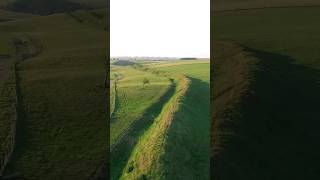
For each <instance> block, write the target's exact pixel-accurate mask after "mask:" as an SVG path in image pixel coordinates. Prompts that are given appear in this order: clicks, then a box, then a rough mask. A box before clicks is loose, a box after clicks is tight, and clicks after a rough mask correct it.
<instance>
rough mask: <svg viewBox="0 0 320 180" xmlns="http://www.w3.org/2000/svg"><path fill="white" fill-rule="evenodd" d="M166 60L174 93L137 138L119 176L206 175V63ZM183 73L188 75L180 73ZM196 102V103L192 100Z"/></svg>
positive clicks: (164, 69)
mask: <svg viewBox="0 0 320 180" xmlns="http://www.w3.org/2000/svg"><path fill="white" fill-rule="evenodd" d="M206 62H207V63H196V62H194V63H191V64H186V63H184V62H181V64H179V63H174V65H173V64H171V63H166V65H167V66H166V65H164V64H161V63H160V64H157V65H154V66H152V65H150V66H149V68H150V69H151V71H152V70H153V71H158V72H161V73H165V74H167V76H169V77H172V78H174V79H175V80H176V81H177V87H176V90H175V94H174V95H173V96H172V97H171V99H170V101H169V102H168V103H167V104H166V105H165V106H163V108H162V111H161V114H160V115H159V116H158V117H157V118H156V120H155V122H154V123H153V124H152V126H151V127H150V128H149V129H148V130H147V131H146V132H145V133H144V135H143V136H142V137H141V138H140V140H139V143H138V144H137V146H136V147H135V148H134V150H133V152H132V154H131V157H130V160H129V161H128V163H127V166H126V168H125V169H124V171H123V175H122V179H209V127H210V126H209V123H210V118H209V117H210V116H209V64H208V61H206ZM183 74H185V75H186V76H188V78H186V77H182V78H181V76H182V75H183ZM195 102H196V103H195Z"/></svg>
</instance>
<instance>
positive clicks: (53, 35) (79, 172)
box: [0, 14, 108, 179]
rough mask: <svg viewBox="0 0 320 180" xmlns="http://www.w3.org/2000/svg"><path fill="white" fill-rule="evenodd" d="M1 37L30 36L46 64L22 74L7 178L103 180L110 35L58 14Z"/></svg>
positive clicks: (27, 66)
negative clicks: (93, 179)
mask: <svg viewBox="0 0 320 180" xmlns="http://www.w3.org/2000/svg"><path fill="white" fill-rule="evenodd" d="M0 34H5V35H6V36H12V37H17V36H20V35H23V34H26V35H28V36H30V37H32V38H33V39H34V40H35V41H36V42H37V43H38V44H40V45H41V47H42V51H41V53H40V54H39V55H38V56H36V57H33V58H29V59H26V60H25V61H23V62H21V63H19V64H18V66H17V70H18V80H19V84H18V88H19V94H18V96H19V97H20V101H19V106H20V107H21V112H19V121H18V126H17V144H16V148H15V151H14V154H13V158H12V159H11V161H10V163H9V166H8V167H7V169H6V174H7V175H10V174H18V175H19V176H21V177H23V178H29V179H30V178H31V179H58V178H60V179H87V178H89V177H92V176H95V175H99V174H98V173H99V171H100V168H102V167H103V166H104V164H106V163H107V162H106V161H107V157H106V156H107V153H106V152H107V150H108V147H107V132H106V129H107V127H108V126H107V120H106V108H107V107H106V104H107V103H106V97H105V96H104V77H105V69H104V61H105V52H107V50H108V48H107V47H106V43H105V41H108V39H107V32H106V31H104V30H103V29H98V28H95V27H92V26H88V25H86V24H82V23H79V22H77V21H76V20H75V19H74V18H72V17H70V16H69V15H65V14H57V15H51V16H43V17H31V18H25V19H21V20H17V21H9V22H4V23H1V24H0ZM102 174H104V173H102Z"/></svg>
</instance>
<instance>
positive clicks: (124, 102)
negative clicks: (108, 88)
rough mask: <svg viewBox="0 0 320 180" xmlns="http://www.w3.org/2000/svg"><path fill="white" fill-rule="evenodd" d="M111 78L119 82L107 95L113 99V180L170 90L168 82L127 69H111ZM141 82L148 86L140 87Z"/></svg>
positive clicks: (116, 67) (162, 78)
mask: <svg viewBox="0 0 320 180" xmlns="http://www.w3.org/2000/svg"><path fill="white" fill-rule="evenodd" d="M114 74H117V75H118V78H119V80H117V81H116V84H117V88H116V95H111V96H116V97H115V98H116V99H115V107H114V108H115V109H114V113H113V115H112V118H111V124H110V145H111V156H112V157H111V158H112V159H111V167H110V171H111V178H112V179H117V178H118V177H119V176H120V175H121V171H122V169H123V168H124V166H125V164H126V162H127V158H128V156H129V155H130V152H131V149H132V147H133V146H134V144H135V141H136V139H137V137H139V136H140V133H141V132H143V131H144V129H145V128H147V127H148V126H149V125H150V123H152V119H153V118H154V116H155V115H157V114H158V111H159V109H160V108H161V104H163V101H164V102H165V101H166V100H165V99H166V97H167V96H168V95H167V94H168V93H169V92H170V89H171V88H170V81H169V79H168V78H166V77H161V76H157V75H155V74H152V73H150V72H147V71H142V70H139V69H134V68H133V67H131V66H112V68H111V79H113V78H114V77H115V76H114ZM144 78H148V80H149V81H150V83H149V84H146V85H144V86H143V83H142V82H143V79H144ZM113 80H114V79H113Z"/></svg>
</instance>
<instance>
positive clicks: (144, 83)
mask: <svg viewBox="0 0 320 180" xmlns="http://www.w3.org/2000/svg"><path fill="white" fill-rule="evenodd" d="M146 84H150V81H149V79H147V78H144V79H143V81H142V87H143V88H144V86H145V85H146Z"/></svg>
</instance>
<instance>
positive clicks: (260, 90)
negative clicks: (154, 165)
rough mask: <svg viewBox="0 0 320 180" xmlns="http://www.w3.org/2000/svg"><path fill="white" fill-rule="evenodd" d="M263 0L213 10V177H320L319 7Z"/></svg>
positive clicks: (239, 2)
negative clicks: (221, 10) (317, 159)
mask: <svg viewBox="0 0 320 180" xmlns="http://www.w3.org/2000/svg"><path fill="white" fill-rule="evenodd" d="M241 2H242V3H241ZM258 2H260V1H237V2H236V1H224V2H222V1H219V2H218V0H217V6H216V8H218V4H219V3H220V5H221V6H220V7H221V8H222V5H223V6H225V7H224V8H225V9H247V10H245V11H237V10H235V11H227V12H214V13H213V15H212V25H213V27H215V28H212V32H211V33H212V34H215V36H213V37H214V46H213V47H212V54H213V56H214V60H213V61H212V62H213V63H212V66H213V72H214V73H213V74H212V78H213V81H212V83H213V89H212V93H211V94H212V100H213V106H212V108H213V109H212V111H213V117H212V122H213V123H212V148H211V149H212V152H211V154H212V159H211V160H212V164H213V167H212V174H213V179H219V180H224V179H238V180H240V179H266V180H267V179H318V178H319V174H318V173H317V172H319V166H318V162H316V161H315V158H316V157H318V152H319V150H320V143H319V141H318V138H319V131H318V126H319V122H318V119H319V118H320V114H319V110H318V109H319V108H318V104H319V102H320V96H319V95H320V94H319V93H318V92H319V90H320V84H319V81H320V61H319V56H320V54H319V47H320V44H319V39H320V35H319V33H318V31H319V30H320V24H319V22H318V21H317V17H318V16H319V15H320V14H319V12H320V8H319V7H317V6H315V7H288V6H296V5H299V6H300V5H301V6H309V5H310V4H313V3H314V4H316V3H317V2H316V1H308V2H305V1H304V2H305V3H302V1H300V2H299V4H298V1H290V2H288V1H277V2H276V1H274V2H273V1H268V3H265V4H263V5H261V4H260V5H259V6H258ZM261 3H262V1H261ZM266 4H268V5H270V6H273V5H275V6H284V7H283V8H263V9H251V10H250V8H252V7H265V5H266Z"/></svg>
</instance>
